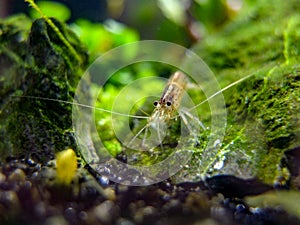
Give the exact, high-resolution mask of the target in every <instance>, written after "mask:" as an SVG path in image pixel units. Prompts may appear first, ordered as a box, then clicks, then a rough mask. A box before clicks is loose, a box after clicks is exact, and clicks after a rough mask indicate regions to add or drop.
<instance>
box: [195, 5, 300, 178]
mask: <svg viewBox="0 0 300 225" xmlns="http://www.w3.org/2000/svg"><path fill="white" fill-rule="evenodd" d="M254 2H255V3H254ZM254 2H253V1H246V2H245V3H244V4H245V5H244V6H243V9H242V11H241V12H240V13H239V14H238V16H237V17H236V18H235V19H234V21H232V22H231V23H230V24H228V26H227V27H226V28H225V30H224V31H222V32H221V33H219V34H214V35H211V36H210V37H207V38H206V40H205V41H204V42H202V43H200V44H198V45H197V46H195V48H194V49H195V51H196V52H197V53H199V54H200V55H201V56H202V57H203V59H204V60H205V61H206V62H207V63H208V65H209V66H210V68H211V69H212V70H213V71H214V72H215V74H216V76H217V78H218V79H219V81H220V83H221V85H222V86H226V85H227V84H228V83H230V82H233V81H234V80H237V79H238V78H240V77H243V76H246V75H248V74H251V73H254V75H255V76H253V77H251V78H250V79H248V80H246V81H244V82H243V83H241V84H239V85H237V86H236V87H234V88H231V89H230V90H228V91H226V92H225V93H224V96H225V99H226V105H227V113H228V115H227V119H228V126H227V132H226V136H225V140H224V141H223V144H222V148H221V150H220V151H219V152H218V153H217V155H216V157H215V159H214V160H215V161H213V160H212V163H211V168H210V172H211V173H212V174H219V173H226V174H234V175H236V176H242V177H253V176H256V177H259V178H260V179H262V180H263V181H264V182H267V183H273V182H279V183H281V184H283V183H285V182H286V181H287V180H288V179H289V172H288V170H287V169H286V168H285V166H284V163H282V162H283V158H284V152H285V151H286V150H287V149H289V148H292V147H295V146H299V144H300V136H299V134H300V129H299V124H300V119H299V113H300V98H299V96H300V86H299V79H300V68H299V67H300V65H299V59H300V54H299V53H300V51H299V49H300V46H299V38H300V33H299V28H300V19H299V16H298V14H299V12H300V7H299V2H298V1H293V0H290V1H288V2H287V3H283V2H282V1H279V0H278V1H273V2H272V4H270V3H269V1H254ZM206 114H207V113H206ZM206 114H205V112H204V113H202V115H203V117H204V120H205V118H206V117H209V116H208V115H206ZM212 132H213V131H212ZM202 160H206V159H202ZM220 161H222V163H224V166H223V167H221V169H220V168H219V169H214V165H215V164H216V163H217V162H220ZM193 169H194V167H193Z"/></svg>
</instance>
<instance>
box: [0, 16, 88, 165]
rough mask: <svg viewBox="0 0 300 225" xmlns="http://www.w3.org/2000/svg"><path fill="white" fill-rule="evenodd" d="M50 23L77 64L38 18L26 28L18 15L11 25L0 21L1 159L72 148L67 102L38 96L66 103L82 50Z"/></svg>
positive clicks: (42, 157)
mask: <svg viewBox="0 0 300 225" xmlns="http://www.w3.org/2000/svg"><path fill="white" fill-rule="evenodd" d="M51 21H52V22H53V24H55V26H56V27H57V29H59V30H60V32H61V34H62V35H63V36H64V37H65V39H66V40H68V41H69V43H70V45H72V46H73V48H74V49H75V50H76V52H77V54H78V56H79V57H80V62H79V60H78V59H77V58H75V57H74V55H73V54H72V52H70V51H69V48H68V47H67V46H65V45H64V43H63V42H62V40H61V39H60V37H59V36H57V33H56V32H55V31H54V30H53V28H52V27H50V26H49V25H48V23H47V22H46V21H45V20H44V19H38V20H35V21H34V22H32V25H31V27H29V26H28V24H31V21H30V20H29V19H28V18H26V17H24V16H21V17H20V19H19V20H18V21H17V22H16V23H12V22H11V19H8V20H2V21H1V22H0V24H1V39H0V40H1V48H0V54H1V55H0V57H1V66H0V67H1V69H2V71H3V73H2V77H3V78H2V80H1V83H2V84H3V86H4V87H5V89H4V90H3V91H2V92H3V93H1V96H2V100H1V111H0V112H1V114H0V121H1V122H0V124H1V125H0V130H1V136H0V138H1V143H2V145H1V146H0V152H1V157H2V159H3V158H5V157H7V156H11V155H14V156H20V155H23V156H27V157H28V156H32V157H34V158H35V159H37V160H39V161H41V162H47V161H48V160H49V159H51V158H53V156H54V153H55V152H58V151H61V150H65V149H67V148H68V147H72V148H74V149H76V144H75V140H74V137H73V130H72V121H71V109H72V106H71V104H68V103H64V102H57V101H51V100H45V99H42V98H49V99H59V100H63V101H68V102H70V101H72V99H73V93H74V90H75V88H76V84H77V82H78V81H79V79H80V77H81V75H82V71H83V70H84V69H85V67H86V65H87V60H88V59H87V53H86V49H85V48H84V46H83V45H82V44H81V43H80V42H79V40H78V39H77V38H76V36H75V35H74V34H73V33H72V31H71V30H69V29H68V28H67V27H66V25H64V24H62V23H60V22H59V21H57V20H55V19H53V18H52V19H51ZM20 24H27V26H26V29H20V27H22V26H21V25H20ZM12 40H13V41H14V43H13V44H12V43H11V42H12ZM12 78H13V81H15V82H12V81H11V80H12ZM10 81H11V82H10Z"/></svg>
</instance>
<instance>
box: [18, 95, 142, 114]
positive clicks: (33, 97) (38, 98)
mask: <svg viewBox="0 0 300 225" xmlns="http://www.w3.org/2000/svg"><path fill="white" fill-rule="evenodd" d="M13 97H19V98H31V99H37V100H46V101H53V102H60V103H66V104H71V105H77V106H81V107H85V108H89V109H94V110H97V111H102V112H107V113H111V114H114V115H118V116H126V117H131V118H138V119H148V117H147V116H134V115H128V114H125V113H119V112H113V111H111V110H108V109H102V108H97V107H93V106H90V105H84V104H81V103H77V102H69V101H64V100H60V99H53V98H45V97H36V96H16V95H13Z"/></svg>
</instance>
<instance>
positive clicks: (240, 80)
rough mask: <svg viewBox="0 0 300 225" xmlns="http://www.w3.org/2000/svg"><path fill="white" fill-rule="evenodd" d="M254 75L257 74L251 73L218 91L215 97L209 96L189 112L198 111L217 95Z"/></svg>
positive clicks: (214, 95)
mask: <svg viewBox="0 0 300 225" xmlns="http://www.w3.org/2000/svg"><path fill="white" fill-rule="evenodd" d="M253 75H255V73H251V74H249V75H247V76H245V77H242V78H241V79H239V80H237V81H235V82H233V83H231V84H229V85H227V86H226V87H224V88H222V89H221V90H219V91H217V92H216V93H214V94H213V95H211V96H209V97H208V98H206V99H205V100H203V101H202V102H200V103H198V104H197V105H195V106H193V107H192V108H189V109H187V110H188V111H192V110H194V109H196V108H197V107H199V106H200V105H202V104H204V103H205V102H207V101H209V100H210V99H212V98H214V97H216V96H217V95H219V94H221V93H222V92H224V91H226V90H227V89H229V88H231V87H233V86H234V85H237V84H238V83H241V82H243V81H244V80H246V79H248V78H249V77H252V76H253Z"/></svg>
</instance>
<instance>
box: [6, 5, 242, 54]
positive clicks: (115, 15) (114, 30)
mask: <svg viewBox="0 0 300 225" xmlns="http://www.w3.org/2000/svg"><path fill="white" fill-rule="evenodd" d="M36 2H37V4H38V6H39V7H40V8H41V10H42V11H43V12H44V13H45V14H46V15H47V16H52V17H56V18H58V19H60V20H61V21H63V22H67V23H68V24H69V25H70V26H71V27H72V29H73V30H74V31H75V32H76V33H77V34H78V35H79V37H80V39H81V40H82V41H83V42H84V43H85V44H86V45H87V47H88V49H89V51H90V55H91V59H94V58H95V57H97V56H99V55H100V54H101V53H103V52H106V51H107V50H109V49H111V48H114V47H116V46H119V45H122V44H124V43H128V42H132V41H138V40H145V39H155V40H165V41H170V42H173V43H177V44H180V45H183V46H185V47H190V46H192V45H193V44H194V43H196V42H199V41H201V40H203V39H204V38H205V36H207V35H208V34H211V33H214V32H216V31H218V30H219V29H221V28H222V27H223V26H224V25H226V24H227V23H228V22H229V21H230V20H231V19H232V18H234V16H235V14H236V12H237V11H238V10H239V9H240V8H241V6H242V0H152V1H148V0H106V1H105V0H89V1H75V0H73V1H66V0H60V1H36ZM20 12H22V13H26V14H28V15H30V17H32V18H39V17H40V15H38V13H37V12H36V11H35V10H33V9H32V8H30V7H28V4H27V3H26V2H24V1H22V0H2V1H1V2H0V17H7V16H9V15H12V14H16V13H20Z"/></svg>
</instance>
